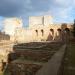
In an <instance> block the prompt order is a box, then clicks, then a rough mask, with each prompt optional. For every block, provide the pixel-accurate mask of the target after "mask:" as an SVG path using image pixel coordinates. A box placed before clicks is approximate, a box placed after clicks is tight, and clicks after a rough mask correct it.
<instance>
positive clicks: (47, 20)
mask: <svg viewBox="0 0 75 75" xmlns="http://www.w3.org/2000/svg"><path fill="white" fill-rule="evenodd" d="M15 21H16V23H14V22H13V21H12V26H13V25H15V27H14V28H13V29H15V31H14V35H13V37H11V38H12V39H13V38H14V42H17V43H26V42H41V41H52V40H62V32H63V31H64V32H65V30H66V29H68V30H69V31H71V29H72V26H73V25H72V24H54V23H53V18H52V17H51V16H32V17H29V28H27V29H26V28H23V23H22V21H20V20H19V19H17V20H16V19H15ZM5 25H6V28H5V30H6V29H7V28H8V25H9V26H10V27H11V25H10V23H8V24H5ZM11 28H12V27H11ZM9 31H10V32H11V30H9ZM5 32H6V31H5ZM12 39H11V40H12Z"/></svg>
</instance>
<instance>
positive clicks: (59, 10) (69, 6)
mask: <svg viewBox="0 0 75 75" xmlns="http://www.w3.org/2000/svg"><path fill="white" fill-rule="evenodd" d="M40 15H41V16H43V15H50V16H52V17H53V20H54V23H63V22H73V20H74V19H75V0H0V29H2V28H3V24H2V20H3V19H4V18H7V17H21V18H22V19H23V23H24V26H25V27H27V26H28V20H29V16H40Z"/></svg>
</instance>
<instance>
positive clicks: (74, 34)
mask: <svg viewBox="0 0 75 75" xmlns="http://www.w3.org/2000/svg"><path fill="white" fill-rule="evenodd" d="M73 36H74V37H75V20H74V24H73Z"/></svg>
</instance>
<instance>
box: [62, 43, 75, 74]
mask: <svg viewBox="0 0 75 75" xmlns="http://www.w3.org/2000/svg"><path fill="white" fill-rule="evenodd" d="M63 67H64V68H63V69H64V70H63V75H75V44H72V43H71V42H70V44H68V46H67V53H66V55H65V60H64V65H63Z"/></svg>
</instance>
